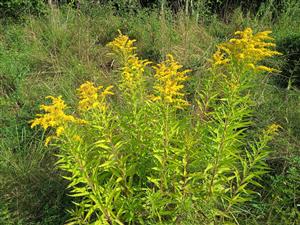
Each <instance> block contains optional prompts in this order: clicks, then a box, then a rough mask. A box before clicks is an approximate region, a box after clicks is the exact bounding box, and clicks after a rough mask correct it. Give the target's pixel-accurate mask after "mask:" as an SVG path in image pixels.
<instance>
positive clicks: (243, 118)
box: [32, 28, 279, 224]
mask: <svg viewBox="0 0 300 225" xmlns="http://www.w3.org/2000/svg"><path fill="white" fill-rule="evenodd" d="M269 33H270V32H268V31H265V32H260V33H257V34H253V32H252V30H251V29H250V28H248V29H245V30H244V31H239V32H236V33H235V34H236V36H237V37H236V38H233V39H231V40H230V41H228V42H226V43H223V44H220V45H218V49H217V51H216V53H215V54H214V55H213V58H212V60H211V68H210V70H209V73H210V78H209V79H207V80H206V81H205V83H204V84H203V87H202V89H201V90H197V93H196V94H195V97H194V99H192V100H191V101H188V100H187V97H186V96H187V95H186V94H187V93H185V83H186V82H187V81H188V79H189V74H190V73H192V71H191V70H188V69H183V66H182V65H180V64H179V63H178V62H177V61H176V60H175V59H174V57H173V56H172V55H170V54H169V55H167V57H166V59H165V60H164V61H163V62H161V63H159V64H157V65H155V66H152V67H149V65H150V64H152V63H151V62H149V61H148V60H142V59H140V58H139V57H138V56H137V55H136V53H135V50H136V48H135V47H134V42H135V40H130V39H129V38H128V37H127V36H126V35H123V34H120V35H119V37H117V38H116V39H115V40H114V41H112V42H110V43H109V44H108V47H110V48H111V49H112V52H113V55H114V56H115V57H116V58H117V61H118V62H119V64H120V68H119V70H118V71H117V74H119V75H120V76H119V77H120V78H119V81H118V82H117V83H116V84H114V87H113V86H107V87H103V86H97V85H95V84H94V83H92V82H89V81H87V82H85V83H84V84H82V85H81V86H80V87H79V88H78V90H77V93H78V98H79V100H78V106H77V108H74V109H73V110H72V111H73V114H68V113H67V112H68V111H69V112H71V109H69V108H68V106H67V105H66V104H65V102H64V101H63V100H62V96H59V97H53V96H49V97H48V99H49V101H50V102H49V104H46V105H42V106H41V109H42V110H43V111H45V113H44V114H38V115H37V118H36V119H34V120H33V121H32V127H35V126H37V125H40V126H42V127H43V128H44V129H45V130H46V129H48V128H51V130H50V134H49V135H48V137H47V139H46V145H47V144H49V143H51V145H53V146H56V147H57V148H58V149H59V152H58V153H57V156H58V157H59V160H58V162H57V164H58V166H59V167H60V168H61V169H62V170H64V171H66V172H67V174H66V175H65V178H66V179H67V180H68V181H69V185H68V188H69V189H70V193H71V196H73V197H74V198H76V199H77V201H76V202H75V208H74V209H73V210H70V213H71V214H72V219H71V220H70V221H69V222H70V223H69V224H86V223H94V224H170V223H173V224H174V223H175V224H191V223H198V224H199V223H201V222H202V223H213V222H214V223H216V224H220V223H225V222H230V221H237V216H238V215H239V214H240V213H242V212H241V211H240V210H239V207H240V206H241V205H242V204H243V203H244V202H247V201H249V200H251V199H252V196H254V195H256V194H258V190H257V187H258V188H259V187H261V184H260V179H261V177H262V175H263V174H265V173H267V172H268V166H267V164H266V163H265V159H266V158H267V156H268V155H269V153H270V150H269V148H268V143H269V141H270V140H271V139H272V137H273V136H274V135H275V134H276V132H277V130H278V128H279V126H278V125H276V124H272V125H270V126H268V127H267V128H265V129H263V130H261V131H260V133H259V134H257V135H256V136H253V135H252V134H251V133H250V132H248V127H249V126H251V124H252V123H251V116H252V114H253V106H254V105H255V102H254V101H253V99H252V98H253V96H252V95H251V89H252V88H254V87H255V84H256V82H257V80H258V79H261V78H260V77H261V74H262V73H264V72H271V71H273V70H274V69H272V68H269V67H266V66H263V65H260V64H259V62H260V61H261V60H263V59H264V58H266V57H270V56H272V55H277V54H279V53H278V52H276V51H274V50H271V49H270V47H274V44H273V43H271V42H268V41H269V40H272V38H271V37H270V36H269ZM152 72H154V76H151V74H152ZM112 100H114V101H115V102H116V104H114V101H112ZM254 187H256V188H254Z"/></svg>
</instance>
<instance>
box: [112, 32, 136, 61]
mask: <svg viewBox="0 0 300 225" xmlns="http://www.w3.org/2000/svg"><path fill="white" fill-rule="evenodd" d="M134 42H136V40H130V39H129V37H128V36H127V35H123V34H122V33H121V31H119V36H118V37H117V38H115V39H114V40H113V41H111V42H109V43H108V44H107V46H108V47H110V48H112V50H113V51H115V52H117V53H121V54H122V55H123V57H125V58H126V57H128V56H131V55H133V54H134V51H135V49H136V47H134V46H133V44H134Z"/></svg>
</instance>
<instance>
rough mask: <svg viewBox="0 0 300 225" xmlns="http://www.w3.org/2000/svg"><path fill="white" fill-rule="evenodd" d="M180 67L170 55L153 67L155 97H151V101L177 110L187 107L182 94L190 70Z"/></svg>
mask: <svg viewBox="0 0 300 225" xmlns="http://www.w3.org/2000/svg"><path fill="white" fill-rule="evenodd" d="M182 67H183V66H182V65H180V64H179V63H178V62H176V61H175V60H174V57H173V56H172V55H170V54H169V55H167V59H166V60H165V61H164V62H162V63H160V64H158V65H157V66H154V67H153V68H154V69H155V75H154V77H155V78H156V81H155V85H154V90H155V92H156V93H155V95H154V96H153V97H152V100H153V101H157V100H161V101H162V102H164V103H166V104H172V105H174V106H175V107H177V108H182V107H184V106H187V105H189V103H188V102H187V101H186V100H185V99H184V96H185V94H184V93H183V91H182V90H183V88H184V85H183V83H184V81H186V80H187V79H188V77H187V76H186V74H187V73H188V72H190V70H182V71H180V70H181V69H182Z"/></svg>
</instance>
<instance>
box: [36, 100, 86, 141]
mask: <svg viewBox="0 0 300 225" xmlns="http://www.w3.org/2000/svg"><path fill="white" fill-rule="evenodd" d="M61 98H62V97H61V96H59V97H57V98H56V97H52V96H48V97H46V99H51V100H52V104H50V105H41V106H40V108H41V110H43V111H45V113H44V114H37V118H35V119H34V120H32V121H31V128H33V127H35V126H37V125H40V126H42V127H43V128H44V129H45V130H46V129H47V128H48V127H52V128H55V129H56V135H55V136H50V137H47V139H46V143H45V144H46V145H47V144H48V143H49V141H50V140H51V139H53V138H55V137H59V136H60V135H61V134H63V133H64V131H65V127H66V124H67V123H69V122H73V123H74V122H80V123H81V122H83V121H82V120H78V119H76V118H75V117H73V116H72V115H66V114H65V112H64V110H65V109H67V106H66V104H65V103H64V101H63V100H62V99H61Z"/></svg>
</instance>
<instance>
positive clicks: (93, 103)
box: [77, 81, 114, 111]
mask: <svg viewBox="0 0 300 225" xmlns="http://www.w3.org/2000/svg"><path fill="white" fill-rule="evenodd" d="M112 88H113V86H108V87H107V88H105V89H104V90H103V91H102V92H100V90H101V89H103V86H98V87H96V86H94V84H93V83H92V82H89V81H87V82H85V83H83V84H82V85H81V86H80V87H79V88H78V89H77V92H78V96H79V99H80V101H79V105H78V108H79V110H80V111H89V110H91V109H95V108H102V109H103V107H105V98H106V96H108V95H113V94H114V93H113V92H112V91H111V89H112Z"/></svg>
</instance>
